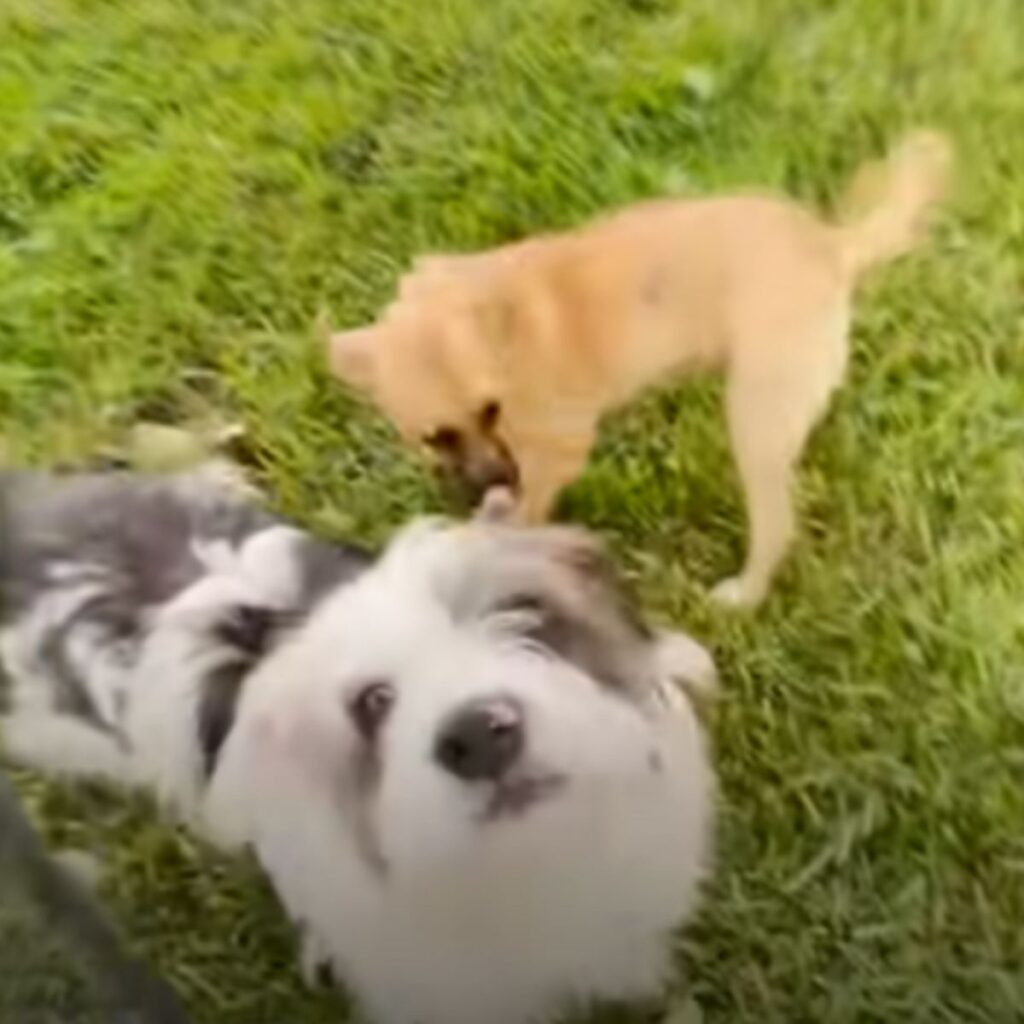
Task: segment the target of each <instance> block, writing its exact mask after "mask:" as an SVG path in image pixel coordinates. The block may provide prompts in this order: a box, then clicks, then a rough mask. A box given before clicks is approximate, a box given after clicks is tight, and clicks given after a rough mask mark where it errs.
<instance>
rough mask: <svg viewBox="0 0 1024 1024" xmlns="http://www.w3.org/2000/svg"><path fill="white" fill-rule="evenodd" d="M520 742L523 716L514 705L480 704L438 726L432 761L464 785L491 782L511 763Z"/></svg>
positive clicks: (505, 702) (501, 701) (499, 701)
mask: <svg viewBox="0 0 1024 1024" xmlns="http://www.w3.org/2000/svg"><path fill="white" fill-rule="evenodd" d="M523 740H524V729H523V713H522V711H521V710H520V708H519V706H518V705H517V704H516V703H515V702H514V701H511V700H508V699H504V698H500V699H495V700H488V701H481V702H479V703H474V704H471V705H469V706H467V707H465V708H463V709H462V710H461V711H457V712H456V713H455V714H454V715H452V717H451V718H449V719H448V721H447V722H446V723H445V724H444V725H443V726H442V728H441V732H440V733H439V734H438V737H437V742H436V743H435V745H434V757H435V758H436V759H437V761H438V763H439V764H440V765H441V766H442V767H443V768H445V769H446V770H447V771H449V772H451V773H452V775H455V776H457V777H458V778H460V779H463V780H465V781H466V782H477V781H482V780H488V779H489V780H494V779H499V778H501V776H502V775H503V774H504V773H505V772H506V771H507V770H508V769H509V768H510V767H511V766H512V765H513V764H514V763H515V761H516V759H517V758H518V757H519V755H520V754H521V753H522V751H523Z"/></svg>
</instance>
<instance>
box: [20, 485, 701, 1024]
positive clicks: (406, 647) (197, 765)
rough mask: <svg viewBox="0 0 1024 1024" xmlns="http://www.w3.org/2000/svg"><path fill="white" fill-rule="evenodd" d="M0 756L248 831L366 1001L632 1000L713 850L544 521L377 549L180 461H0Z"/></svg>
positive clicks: (595, 601)
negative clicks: (300, 523) (334, 539)
mask: <svg viewBox="0 0 1024 1024" xmlns="http://www.w3.org/2000/svg"><path fill="white" fill-rule="evenodd" d="M0 527H2V533H0V538H2V541H0V584H2V596H3V599H4V609H3V618H2V622H3V629H2V632H0V655H2V659H3V662H2V663H3V666H4V668H5V670H6V673H7V676H8V682H9V684H10V686H9V690H10V692H9V694H8V697H9V705H10V706H9V708H8V711H7V712H6V714H5V716H4V717H3V718H2V719H0V733H2V737H3V741H4V747H5V749H6V752H7V754H8V755H9V756H11V757H13V758H15V759H17V760H19V761H21V762H24V763H26V764H30V765H35V766H37V767H39V768H41V769H43V770H47V771H56V772H62V773H66V774H70V775H72V776H101V777H104V778H107V779H110V780H113V781H116V782H119V783H123V784H129V785H140V786H145V787H148V788H151V789H152V790H154V791H155V792H156V793H157V794H158V795H159V796H160V798H161V800H162V801H163V802H164V803H165V804H168V805H170V806H172V807H173V808H174V810H175V811H176V812H177V813H178V814H180V815H181V816H183V817H184V818H185V819H187V820H188V821H190V822H191V823H193V824H194V825H196V826H198V827H200V828H201V829H202V830H203V831H204V832H205V833H206V834H207V835H208V836H209V837H210V838H212V839H213V840H214V841H215V842H217V843H219V844H221V845H223V846H224V847H226V848H235V847H238V846H241V845H247V844H248V845H251V846H252V847H253V849H254V850H255V853H256V855H257V857H258V858H259V860H260V862H261V863H262V864H263V866H264V868H265V869H266V870H267V872H268V874H269V876H270V878H271V880H272V882H273V884H274V886H275V888H276V890H277V892H278V894H279V896H280V898H281V899H282V902H283V903H284V905H285V907H286V908H287V910H288V912H289V913H290V915H291V917H292V918H293V919H294V920H295V921H296V922H297V923H299V924H300V925H301V926H302V927H303V928H304V930H305V933H306V935H305V938H306V957H307V965H308V966H312V965H313V964H315V963H316V962H319V961H326V962H328V963H329V964H330V965H331V966H332V968H333V969H334V970H335V972H336V973H337V975H338V976H340V977H341V978H342V979H344V980H345V981H346V982H347V983H350V984H351V985H352V987H353V989H354V990H355V992H356V993H357V995H358V996H359V997H360V999H361V1000H362V1001H363V1002H364V1003H365V1005H366V1007H367V1008H368V1009H369V1010H370V1011H371V1014H372V1015H373V1017H374V1018H375V1019H376V1020H379V1021H381V1022H382V1024H479V1022H480V1021H484V1020H486V1021H488V1022H489V1024H527V1022H530V1024H534V1022H536V1021H540V1020H547V1019H549V1018H550V1016H551V1015H552V1014H554V1013H555V1012H558V1011H560V1010H561V1009H562V1008H563V1007H564V1006H565V1005H567V1004H569V1005H571V1004H575V1003H578V1002H586V1001H588V1000H590V999H599V998H613V999H620V998H633V997H643V996H648V995H652V994H656V993H657V991H658V989H659V986H661V985H663V984H664V982H665V980H666V977H667V974H668V971H669V969H670V945H671V940H670V936H671V932H672V930H673V928H674V927H675V926H676V925H678V924H679V923H680V922H681V921H683V920H684V919H685V918H686V916H687V914H688V912H689V911H690V909H691V907H692V905H693V902H694V899H695V893H696V887H697V884H698V879H699V877H700V875H701V873H702V871H703V869H704V867H705V866H706V864H707V860H708V857H709V843H710V802H711V794H712V789H713V783H712V776H711V772H710V768H709V765H708V762H707V759H706V755H705V752H704V745H703V742H702V740H701V736H700V730H699V727H698V724H697V721H696V718H695V716H694V714H693V711H692V708H691V706H690V703H689V701H688V700H687V699H686V698H685V696H683V695H682V693H681V692H680V691H678V690H676V689H675V688H674V687H673V685H672V684H673V682H674V681H676V680H681V679H683V678H687V679H689V680H690V681H692V682H694V683H697V684H700V683H702V682H707V681H708V680H709V678H710V675H711V673H712V672H713V666H712V665H711V662H710V659H708V657H707V655H706V654H705V653H704V652H703V651H702V649H700V648H699V647H698V646H697V645H696V644H694V643H693V642H692V641H690V640H688V639H687V638H686V637H683V636H682V635H680V634H658V635H655V634H651V633H650V632H648V631H647V630H646V628H645V627H644V626H643V625H642V623H640V622H639V621H638V620H637V619H636V618H635V617H634V616H633V614H632V613H631V611H630V609H629V606H628V605H627V604H625V603H624V602H623V600H622V598H621V595H620V593H619V592H618V590H617V589H616V587H615V585H614V582H613V581H612V579H611V578H610V577H609V575H608V570H607V566H606V564H605V563H604V561H603V559H602V558H601V556H600V553H599V552H598V551H597V550H596V549H595V548H594V547H593V545H592V543H591V542H589V541H588V540H587V539H586V538H585V537H584V536H582V535H580V534H579V533H576V532H573V531H567V530H558V529H547V530H537V531H532V530H530V531H523V530H518V529H516V528H513V527H508V526H498V525H488V524H470V525H466V526H461V527H445V526H443V525H438V524H433V525H431V524H424V525H420V526H415V527H412V528H410V529H409V530H407V531H405V532H404V533H403V534H401V535H400V536H399V538H398V539H397V540H396V541H395V542H394V543H393V544H392V545H391V546H390V547H389V549H388V550H387V552H386V553H385V554H384V555H383V556H382V557H381V558H380V559H378V560H374V559H373V558H372V557H371V556H370V555H368V554H367V553H365V552H362V551H360V550H358V549H354V548H346V547H334V546H329V545H325V544H322V543H320V542H319V541H316V540H315V539H313V538H311V537H309V536H308V535H306V534H304V533H302V532H300V531H298V530H295V529H292V528H290V527H288V526H287V525H285V524H282V523H280V522H279V521H276V520H275V519H273V518H272V517H270V516H268V515H267V514H265V513H263V512H262V511H259V510H257V509H255V508H254V507H253V506H252V504H251V503H250V502H249V500H248V499H247V498H240V497H239V496H238V495H237V494H236V493H235V492H234V491H233V490H230V489H225V486H224V485H223V484H222V483H221V482H219V481H217V480H214V479H211V478H209V477H204V476H202V475H198V476H190V477H185V478H181V479H174V480H170V481H158V480H147V479H142V478H138V477H132V476H124V475H111V476H98V477H97V476H93V477H84V478H70V479H60V478H58V479H54V478H50V477H39V476H36V475H7V476H3V475H0Z"/></svg>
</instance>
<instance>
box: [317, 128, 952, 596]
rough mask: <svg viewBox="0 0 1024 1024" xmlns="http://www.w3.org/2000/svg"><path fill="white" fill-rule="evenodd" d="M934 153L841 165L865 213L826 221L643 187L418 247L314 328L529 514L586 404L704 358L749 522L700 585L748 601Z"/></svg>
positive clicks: (375, 390) (771, 204)
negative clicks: (574, 222) (723, 564)
mask: <svg viewBox="0 0 1024 1024" xmlns="http://www.w3.org/2000/svg"><path fill="white" fill-rule="evenodd" d="M949 163H950V148H949V146H948V144H947V142H946V141H945V139H944V138H943V137H941V136H939V135H937V134H934V133H931V132H917V133H912V134H911V135H909V136H908V137H907V138H906V139H905V140H904V141H903V142H902V144H900V145H899V146H898V147H897V148H896V149H895V150H894V151H893V152H892V153H891V155H890V156H889V158H888V160H887V161H885V162H884V164H882V165H881V166H869V167H867V168H864V169H862V171H861V173H859V174H858V175H857V178H856V179H855V187H854V188H852V189H851V194H852V196H853V197H854V200H856V202H855V203H848V204H847V205H848V206H853V205H857V204H858V203H859V207H860V209H861V210H862V211H863V212H861V213H860V214H859V215H857V216H854V215H853V214H852V213H851V214H850V215H849V216H848V218H847V220H846V221H845V222H844V223H841V224H838V225H833V224H829V223H825V222H823V221H822V220H820V219H818V218H817V217H815V216H814V215H812V214H811V213H810V212H808V211H807V210H805V209H803V208H802V207H800V206H798V205H796V204H795V203H793V202H790V201H788V200H785V199H781V198H773V197H761V196H733V197H719V198H708V199H699V200H692V201H690V200H679V201H676V200H655V201H650V202H645V203H641V204H639V205H636V206H633V207H630V208H627V209H625V210H623V211H620V212H618V213H615V214H613V215H611V216H608V217H605V218H603V219H600V220H597V221H596V222H593V223H591V224H589V225H587V226H584V227H583V228H581V229H579V230H576V231H572V232H568V233H564V234H556V235H546V236H541V237H537V238H533V239H528V240H526V241H522V242H518V243H513V244H510V245H506V246H504V247H501V248H498V249H494V250H491V251H487V252H482V253H478V254H469V255H440V256H428V257H424V258H422V259H421V260H419V261H418V262H417V263H416V264H415V266H414V267H413V269H412V271H411V272H410V273H408V274H407V275H405V276H404V277H403V278H402V280H401V282H400V285H399V289H398V295H397V297H396V299H395V301H394V302H393V303H392V304H391V305H390V306H389V307H388V308H387V309H386V311H385V312H384V314H383V316H382V317H381V318H380V319H379V320H378V321H377V322H376V323H374V324H371V325H370V326H367V327H362V328H358V329H355V330H348V331H342V332H340V333H335V334H333V335H331V336H330V339H329V353H330V355H329V359H330V364H331V366H332V368H333V371H334V373H335V374H336V375H337V376H338V377H340V378H341V379H343V380H344V381H346V382H348V383H349V384H350V385H352V386H354V387H355V388H357V389H360V390H362V391H364V392H366V393H368V394H369V395H370V396H371V397H372V399H373V400H375V401H376V403H377V404H378V405H379V406H380V408H381V409H382V410H383V411H384V412H385V414H386V415H388V416H389V417H390V418H391V420H392V421H393V422H394V423H395V424H396V426H397V427H398V429H399V431H400V432H401V434H402V435H403V436H404V437H405V438H406V439H408V440H409V441H412V442H414V443H417V444H420V445H423V446H425V447H426V449H427V450H429V451H430V452H432V454H433V456H434V458H435V460H436V461H437V462H438V463H439V464H440V465H442V466H444V467H446V468H447V470H448V471H449V472H453V473H454V474H455V475H456V476H458V477H459V478H460V479H461V480H462V481H464V483H465V484H466V486H467V488H468V490H469V492H470V495H471V497H472V498H473V499H474V500H479V499H481V498H482V497H483V496H484V495H485V494H486V492H487V491H488V490H489V489H490V488H492V487H496V486H498V487H512V488H514V489H517V490H518V492H519V502H518V514H519V515H520V517H521V518H522V519H523V520H524V521H526V522H534V523H535V522H539V521H542V520H544V519H545V518H547V516H548V515H549V512H550V510H551V506H552V503H553V501H554V499H555V497H556V496H557V495H558V493H559V491H560V490H561V489H562V487H563V486H564V485H565V484H567V483H568V482H569V481H571V480H572V479H573V478H574V477H575V476H576V475H577V474H578V473H579V472H580V471H581V469H582V467H583V465H584V463H585V461H586V459H587V456H588V454H589V452H590V449H591V447H592V445H593V442H594V438H595V433H596V430H597V425H598V421H599V418H600V417H601V415H602V414H603V413H604V412H606V411H608V410H609V409H613V408H616V407H618V406H621V405H622V404H623V403H625V402H626V400H627V399H629V398H631V397H632V396H633V395H635V394H636V393H637V392H638V391H639V390H641V389H643V388H645V387H647V386H649V385H651V384H653V383H655V382H656V381H659V380H661V379H663V378H665V377H666V376H668V375H682V374H688V373H693V372H698V371H704V370H718V371H722V372H723V373H724V375H725V376H726V378H727V384H726V397H725V406H726V417H727V421H728V428H729V437H730V441H731V446H732V450H733V454H734V457H735V460H736V463H737V467H738V470H739V475H740V479H741V482H742V485H743V489H744V491H745V494H746V503H747V509H748V519H749V535H750V536H749V542H748V551H747V556H746V561H745V564H744V566H743V569H742V571H741V572H740V574H739V575H738V576H736V577H734V578H731V579H727V580H724V581H722V582H721V583H720V584H719V585H718V586H717V587H716V588H715V590H714V591H713V594H714V596H715V597H716V598H717V599H718V600H719V601H720V602H722V603H724V604H727V605H735V606H753V605H756V604H758V603H759V602H760V601H761V600H762V599H763V598H764V597H765V595H766V593H767V591H768V589H769V586H770V583H771V581H772V578H773V576H774V574H775V572H776V570H777V568H778V566H779V565H780V563H781V561H782V559H783V557H784V554H785V552H786V550H787V548H788V547H789V544H790V542H791V538H792V535H793V533H794V515H793V512H792V508H791V496H790V490H791V477H792V474H793V469H794V466H795V464H796V462H797V461H798V459H799V456H800V454H801V451H802V449H803V447H804V444H805V441H806V439H807V437H808V435H809V433H810V432H811V429H812V428H813V427H814V425H815V424H816V423H817V421H818V420H819V419H820V418H821V417H822V415H823V414H824V411H825V409H826V407H827V405H828V400H829V397H830V395H831V393H832V392H833V390H834V389H835V388H836V387H837V386H838V384H839V383H840V381H841V379H842V377H843V374H844V370H845V366H846V361H847V334H848V331H849V325H850V306H851V299H852V294H853V291H854V287H855V285H856V283H857V281H858V280H859V279H860V278H861V276H862V274H863V273H864V272H865V271H866V270H868V269H869V268H870V267H872V266H874V265H876V264H880V263H883V262H885V261H887V260H890V259H892V258H894V257H896V256H898V255H900V254H901V253H903V252H905V251H907V250H909V249H910V248H911V247H912V246H913V245H914V244H915V242H916V241H917V240H918V238H919V236H920V234H921V231H922V229H923V227H924V224H925V221H926V219H927V215H928V214H929V212H930V211H931V210H932V208H933V207H934V206H935V204H936V203H937V202H938V200H939V199H940V198H941V196H942V195H943V192H944V188H945V182H946V178H947V172H948V166H949Z"/></svg>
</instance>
